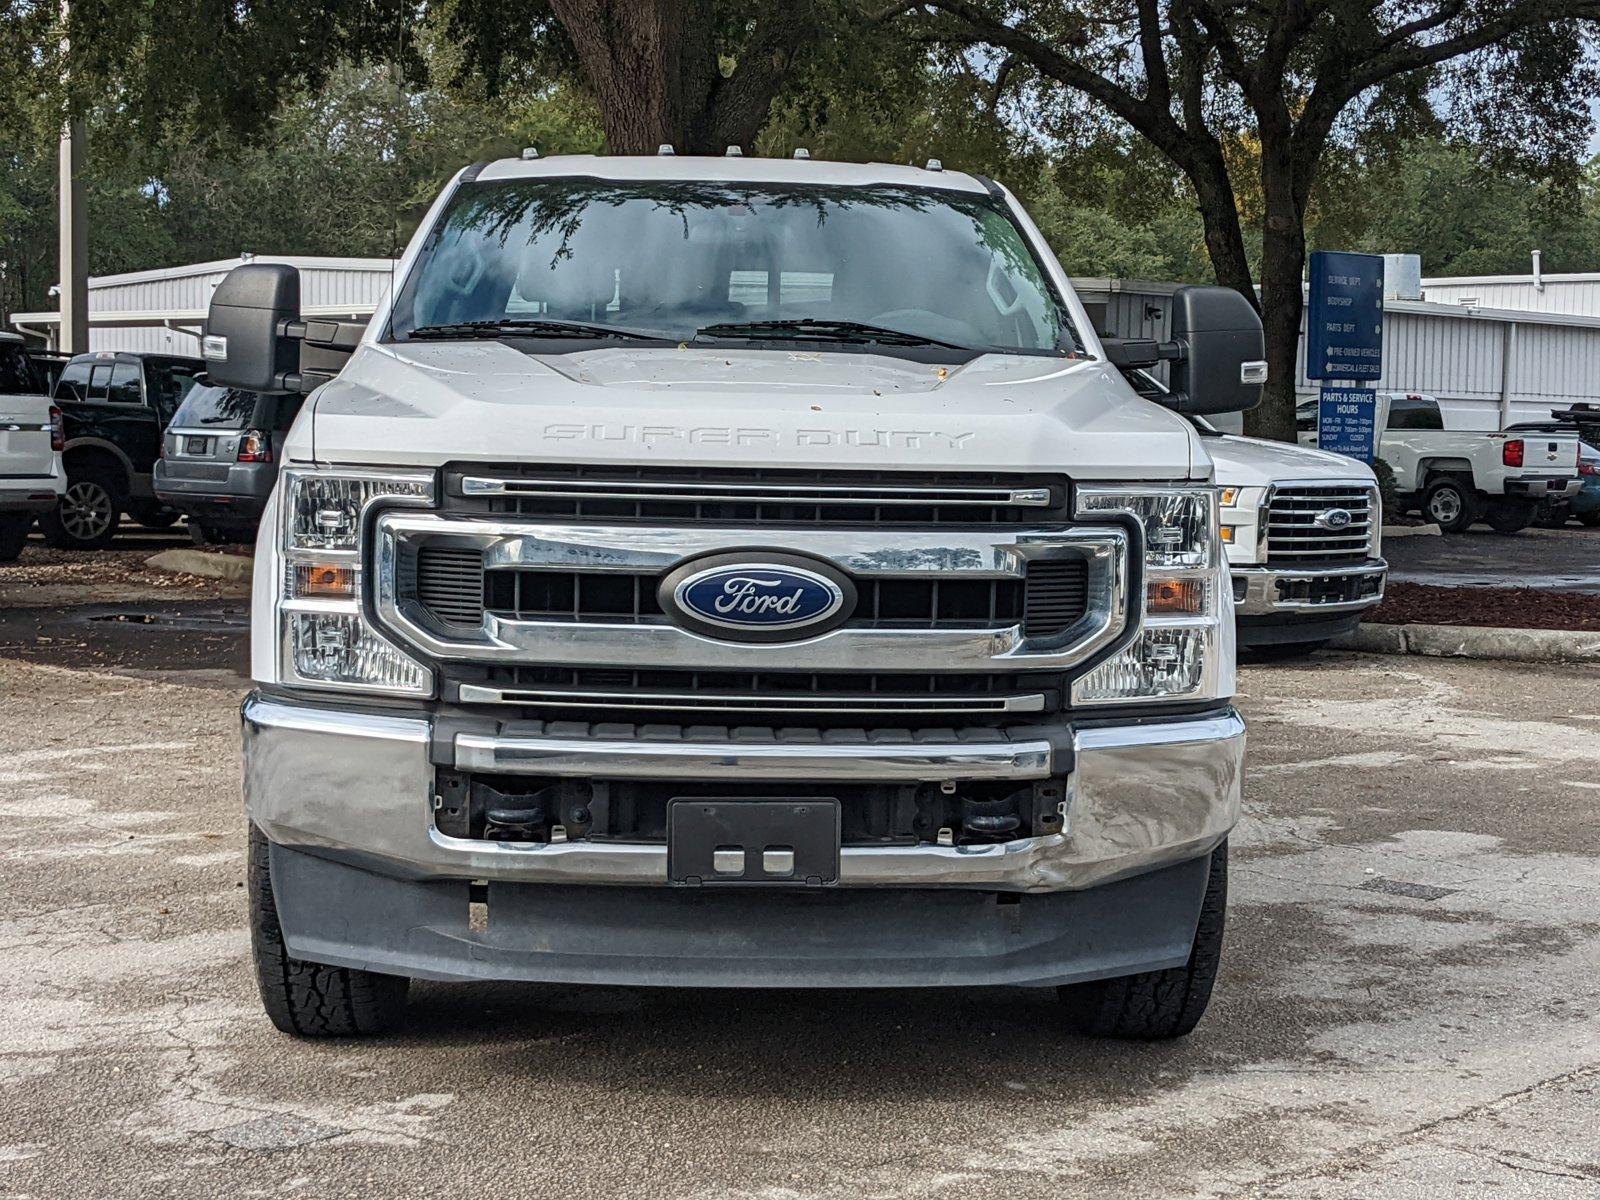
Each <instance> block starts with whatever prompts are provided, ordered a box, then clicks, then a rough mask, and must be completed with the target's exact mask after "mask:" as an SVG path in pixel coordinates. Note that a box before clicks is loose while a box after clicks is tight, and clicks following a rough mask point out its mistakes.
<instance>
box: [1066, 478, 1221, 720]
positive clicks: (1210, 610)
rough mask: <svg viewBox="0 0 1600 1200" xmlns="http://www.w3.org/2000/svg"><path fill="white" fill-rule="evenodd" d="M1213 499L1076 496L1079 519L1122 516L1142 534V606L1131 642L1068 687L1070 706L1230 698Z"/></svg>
mask: <svg viewBox="0 0 1600 1200" xmlns="http://www.w3.org/2000/svg"><path fill="white" fill-rule="evenodd" d="M1219 499H1220V497H1219V496H1218V493H1217V490H1216V489H1215V488H1209V487H1173V488H1161V489H1155V488H1150V487H1143V488H1111V487H1086V488H1081V489H1080V490H1079V492H1078V505H1077V511H1078V515H1079V516H1093V515H1097V514H1103V513H1113V512H1115V513H1126V514H1128V515H1130V516H1132V517H1133V518H1134V519H1135V520H1136V521H1138V522H1139V524H1140V525H1141V526H1143V528H1144V544H1145V559H1144V579H1145V600H1144V611H1143V613H1142V617H1143V620H1142V627H1141V629H1140V632H1139V633H1138V635H1137V636H1135V638H1134V639H1133V641H1132V643H1130V644H1129V645H1128V646H1127V647H1126V648H1125V649H1123V650H1121V651H1119V652H1118V653H1117V654H1114V655H1113V656H1112V657H1111V658H1109V659H1107V660H1106V661H1105V662H1103V663H1101V664H1100V665H1099V666H1098V667H1096V668H1095V669H1094V670H1092V671H1090V672H1089V673H1088V674H1086V675H1084V676H1083V677H1082V678H1080V679H1078V680H1077V682H1075V683H1074V684H1073V686H1072V699H1073V703H1075V704H1079V705H1085V706H1087V705H1099V704H1128V703H1137V702H1140V701H1145V702H1148V701H1152V700H1169V701H1170V700H1202V699H1214V698H1220V697H1221V696H1222V695H1223V694H1224V692H1231V691H1232V686H1233V684H1232V677H1231V676H1232V672H1231V670H1229V669H1228V668H1229V666H1230V665H1231V663H1230V662H1229V661H1228V660H1229V658H1230V655H1229V647H1230V646H1231V642H1229V641H1227V640H1226V637H1225V629H1224V624H1225V622H1226V621H1227V620H1228V619H1229V618H1230V617H1231V615H1232V610H1231V607H1230V606H1228V605H1227V604H1225V603H1224V600H1225V598H1231V592H1230V591H1229V589H1228V586H1227V583H1228V581H1227V577H1226V571H1227V567H1226V564H1225V562H1224V560H1223V558H1222V554H1221V552H1220V550H1219V548H1218V543H1217V537H1218V532H1217V531H1218V524H1219V522H1218V501H1219Z"/></svg>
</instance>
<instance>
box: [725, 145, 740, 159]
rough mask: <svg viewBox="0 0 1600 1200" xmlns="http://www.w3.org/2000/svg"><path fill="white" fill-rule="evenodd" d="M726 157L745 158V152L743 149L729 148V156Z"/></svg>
mask: <svg viewBox="0 0 1600 1200" xmlns="http://www.w3.org/2000/svg"><path fill="white" fill-rule="evenodd" d="M725 157H727V158H743V157H744V151H743V150H742V149H740V148H739V147H738V146H729V147H728V151H727V154H726V156H725Z"/></svg>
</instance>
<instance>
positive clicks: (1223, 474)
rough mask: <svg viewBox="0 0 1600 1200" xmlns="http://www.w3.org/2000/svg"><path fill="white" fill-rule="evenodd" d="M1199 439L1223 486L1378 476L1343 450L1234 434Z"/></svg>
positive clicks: (1371, 480) (1363, 479)
mask: <svg viewBox="0 0 1600 1200" xmlns="http://www.w3.org/2000/svg"><path fill="white" fill-rule="evenodd" d="M1201 440H1202V442H1203V443H1204V444H1205V448H1206V452H1207V453H1208V454H1210V456H1211V461H1212V462H1213V463H1215V464H1216V467H1217V483H1218V484H1219V485H1221V486H1225V487H1266V486H1268V485H1269V484H1273V483H1280V482H1283V481H1284V480H1290V479H1311V480H1324V479H1327V480H1334V479H1356V480H1360V481H1361V482H1362V483H1374V482H1376V480H1377V476H1375V475H1374V474H1373V473H1372V468H1371V467H1369V466H1367V464H1366V463H1363V462H1358V461H1356V460H1355V459H1353V458H1346V457H1345V456H1344V455H1342V454H1329V453H1327V452H1325V451H1322V450H1311V449H1308V448H1307V447H1305V446H1291V445H1289V444H1288V443H1287V442H1269V441H1265V440H1263V439H1261V438H1247V437H1236V436H1235V435H1233V434H1228V435H1226V436H1224V437H1207V438H1202V439H1201Z"/></svg>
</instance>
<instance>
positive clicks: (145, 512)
mask: <svg viewBox="0 0 1600 1200" xmlns="http://www.w3.org/2000/svg"><path fill="white" fill-rule="evenodd" d="M128 515H129V516H130V517H132V518H133V519H134V520H135V521H137V522H139V524H140V525H142V526H143V527H144V528H146V529H157V530H159V529H171V528H172V527H173V526H174V525H176V524H177V523H178V516H179V514H178V513H175V512H173V511H172V510H171V509H170V508H167V507H165V506H163V505H162V504H160V503H158V502H157V501H154V500H136V501H134V502H133V503H131V504H129V505H128Z"/></svg>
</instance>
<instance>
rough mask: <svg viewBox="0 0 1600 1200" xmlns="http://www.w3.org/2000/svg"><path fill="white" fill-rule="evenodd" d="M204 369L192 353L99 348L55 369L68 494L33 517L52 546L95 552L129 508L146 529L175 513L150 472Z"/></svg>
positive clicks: (164, 523)
mask: <svg viewBox="0 0 1600 1200" xmlns="http://www.w3.org/2000/svg"><path fill="white" fill-rule="evenodd" d="M204 370H205V363H204V362H203V361H202V360H200V359H198V358H181V357H178V356H177V355H172V354H133V353H127V352H123V351H113V350H99V351H96V352H94V353H92V354H79V355H77V356H75V357H74V358H72V359H71V360H70V361H69V362H68V363H67V364H66V366H65V367H63V368H62V370H61V376H60V378H58V379H57V380H56V386H55V393H54V398H55V402H56V404H57V405H58V406H59V407H60V409H61V413H62V417H63V418H64V420H65V422H66V453H65V455H64V459H65V463H66V470H67V492H66V495H65V496H63V497H62V498H61V503H60V504H59V505H57V507H56V508H55V510H54V511H52V512H50V513H47V514H46V515H45V516H43V517H41V518H40V520H39V526H40V528H41V529H42V530H43V531H44V536H45V540H46V541H47V542H49V543H50V544H51V545H52V546H58V547H63V548H69V549H83V550H94V549H99V548H100V547H102V546H105V545H108V544H109V543H110V542H111V539H112V538H114V537H116V535H117V522H118V519H119V518H120V517H121V515H122V514H123V513H127V514H128V515H129V516H130V517H132V518H133V519H134V520H135V521H137V522H139V524H141V525H143V526H145V527H146V528H149V529H165V528H167V527H168V526H169V525H171V524H173V523H174V522H175V521H176V520H177V519H178V514H177V513H175V512H173V511H172V510H171V509H169V508H166V507H164V506H163V505H162V503H161V502H160V501H159V500H157V499H156V496H155V492H154V491H153V490H152V478H151V476H152V472H153V471H154V469H155V464H156V460H157V459H158V458H160V456H161V434H162V431H163V430H164V429H166V427H167V423H168V422H169V421H171V420H172V416H173V414H174V413H175V412H177V411H178V405H179V404H181V403H182V402H183V398H184V396H186V395H187V394H188V392H189V389H190V388H192V387H193V386H194V384H195V377H196V376H198V375H199V374H201V373H202V372H203V371H204Z"/></svg>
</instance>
